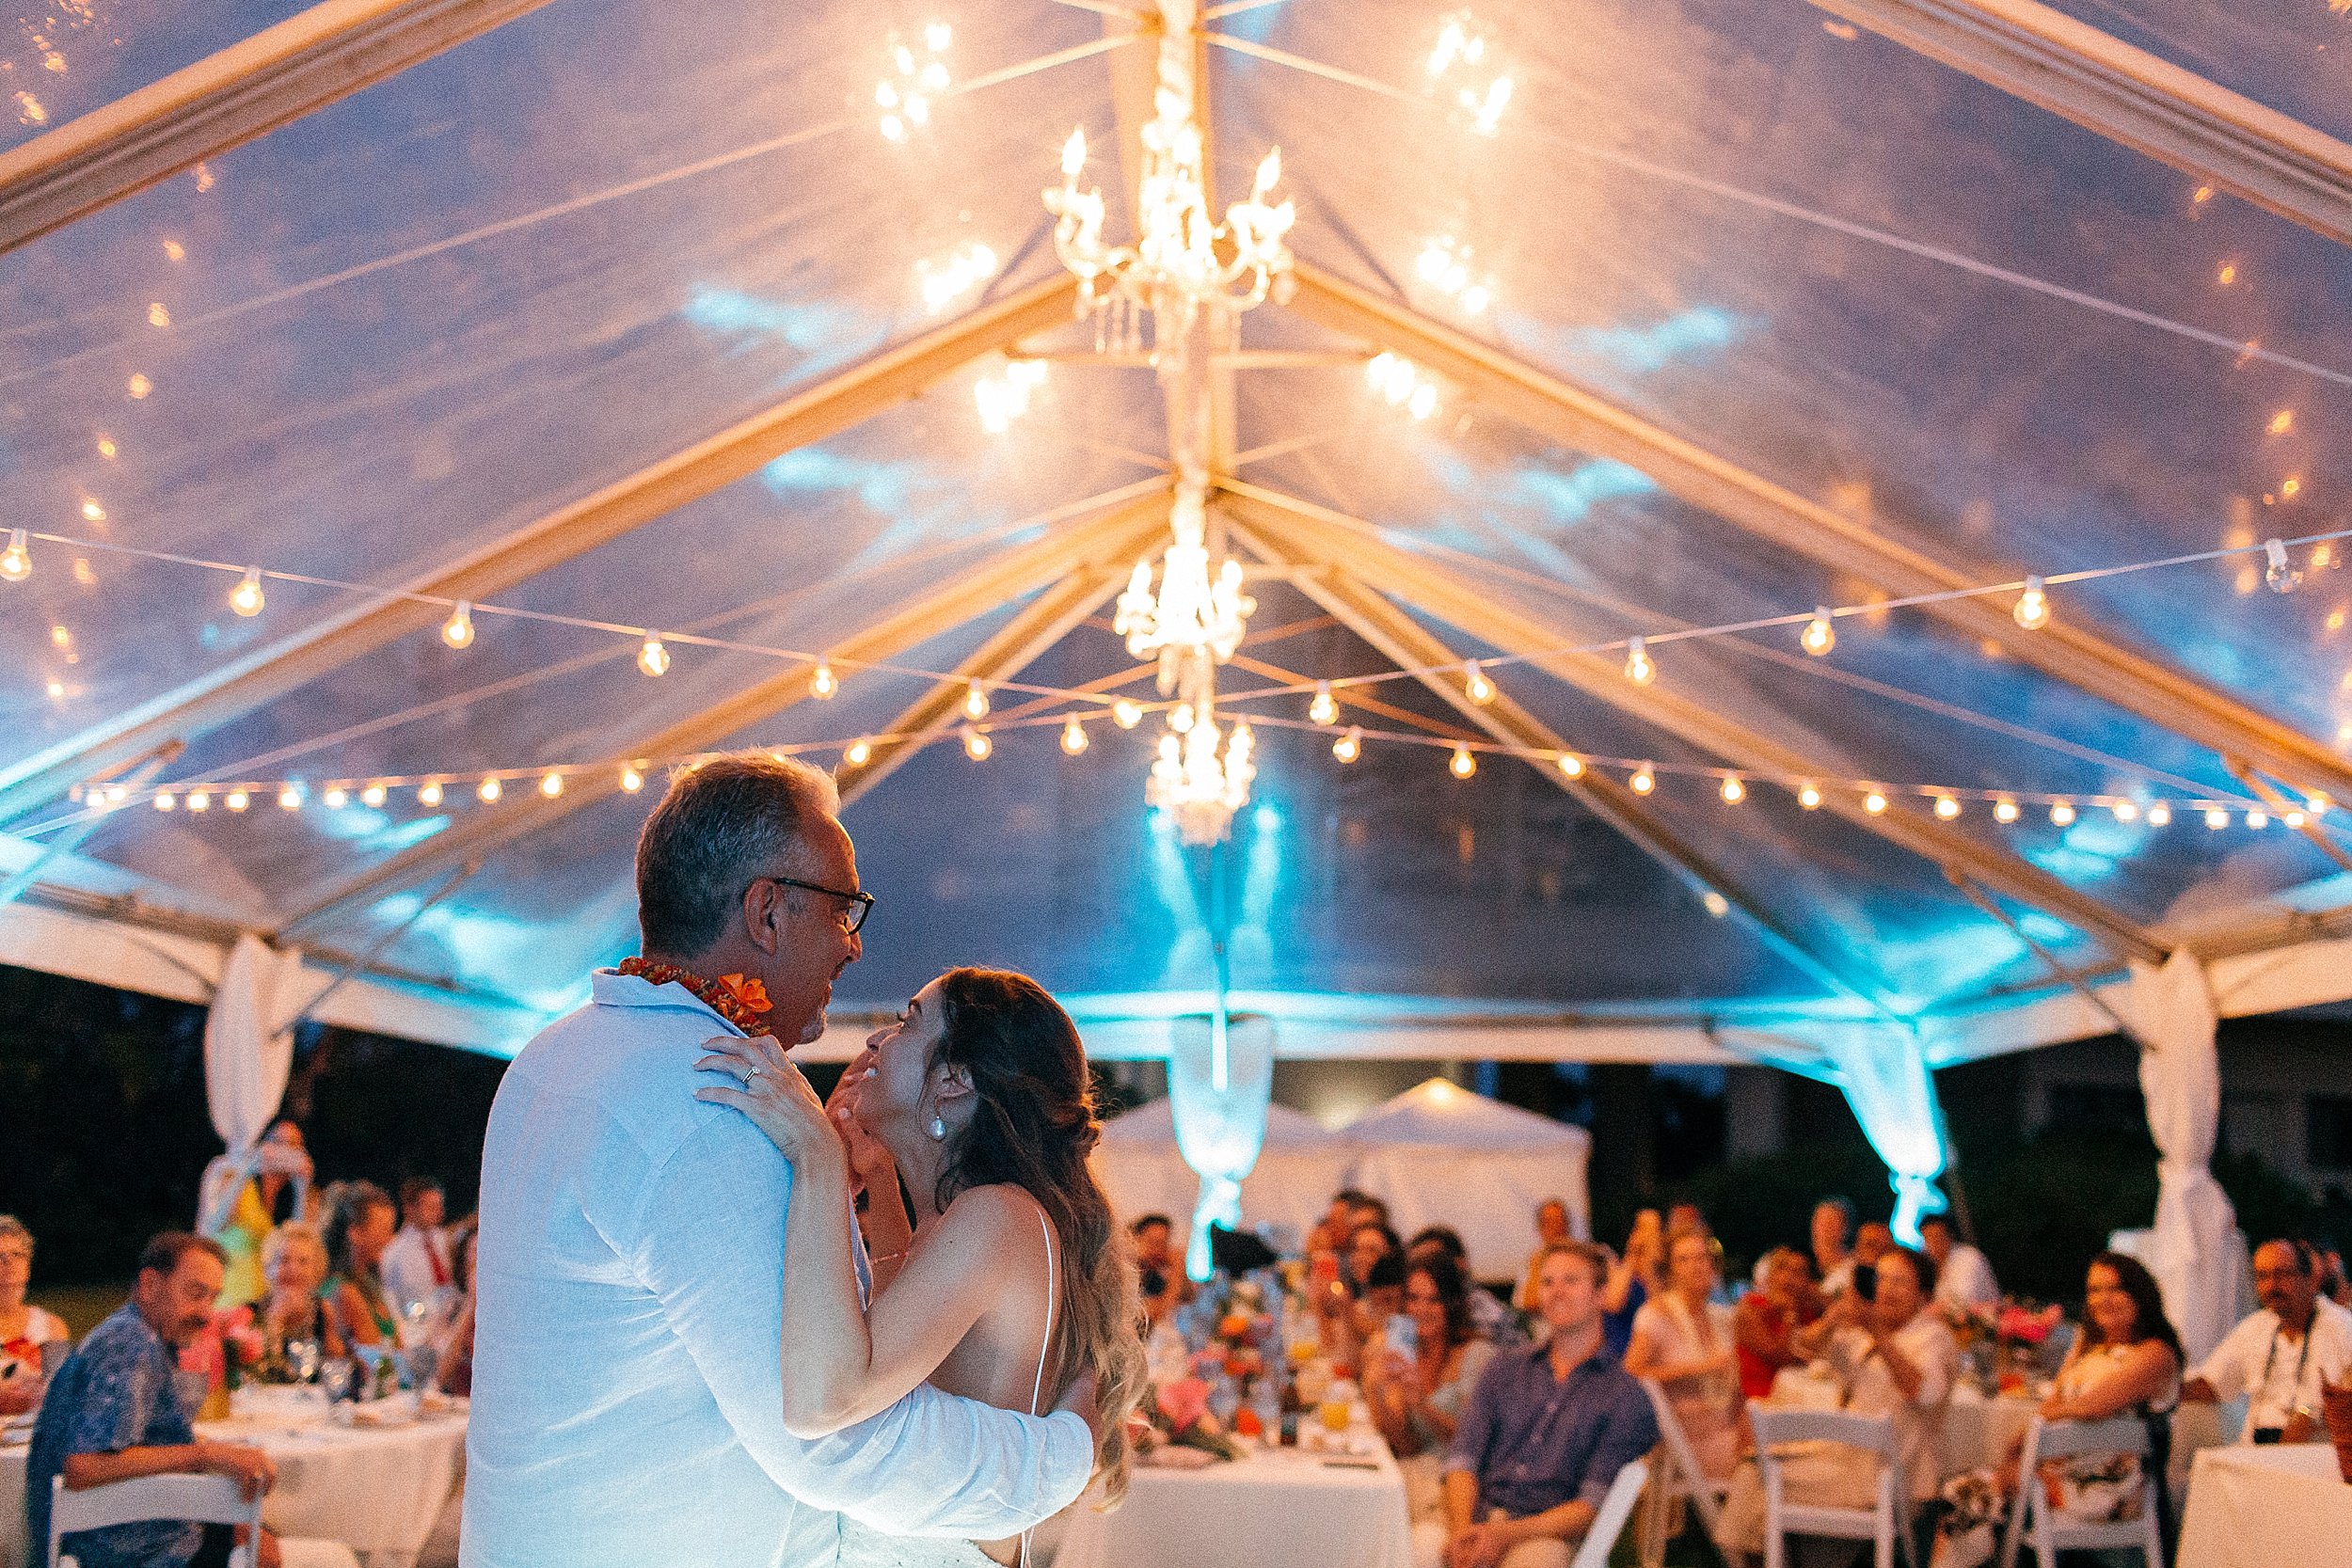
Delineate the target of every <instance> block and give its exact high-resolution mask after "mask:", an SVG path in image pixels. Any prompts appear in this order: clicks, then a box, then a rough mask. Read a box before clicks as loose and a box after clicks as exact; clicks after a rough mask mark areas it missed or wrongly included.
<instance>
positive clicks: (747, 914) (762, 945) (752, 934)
mask: <svg viewBox="0 0 2352 1568" xmlns="http://www.w3.org/2000/svg"><path fill="white" fill-rule="evenodd" d="M736 914H737V916H738V917H739V918H740V919H741V921H742V922H743V934H744V935H745V936H747V937H749V938H750V939H751V942H752V945H753V946H754V947H756V948H758V949H759V950H760V951H761V952H763V953H766V954H770V955H771V956H772V955H773V954H774V953H775V951H776V948H777V946H778V945H779V944H780V943H781V942H783V940H784V938H783V934H782V932H781V931H779V930H778V928H777V927H778V923H779V921H780V919H781V917H782V916H783V914H784V889H782V888H781V887H779V886H777V885H776V884H775V883H774V882H771V881H769V880H768V879H766V878H764V877H763V878H760V879H756V880H755V881H754V882H753V883H752V885H751V886H749V887H747V888H745V889H744V890H743V902H742V906H741V907H740V908H739V909H738V910H737V911H736Z"/></svg>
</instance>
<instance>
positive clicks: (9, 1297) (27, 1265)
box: [0, 1236, 33, 1307]
mask: <svg viewBox="0 0 2352 1568" xmlns="http://www.w3.org/2000/svg"><path fill="white" fill-rule="evenodd" d="M32 1282H33V1243H32V1242H31V1240H30V1239H29V1238H27V1237H24V1236H0V1305H6V1306H9V1307H14V1306H16V1305H17V1304H19V1303H20V1302H22V1301H23V1300H24V1291H25V1288H26V1287H27V1286H29V1285H31V1284H32Z"/></svg>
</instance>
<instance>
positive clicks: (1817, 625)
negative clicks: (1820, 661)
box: [1799, 606, 1837, 658]
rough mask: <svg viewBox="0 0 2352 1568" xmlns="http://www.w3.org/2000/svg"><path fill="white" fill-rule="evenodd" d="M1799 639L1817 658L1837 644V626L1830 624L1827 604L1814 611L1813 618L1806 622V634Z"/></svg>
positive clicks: (1806, 649) (1809, 652)
mask: <svg viewBox="0 0 2352 1568" xmlns="http://www.w3.org/2000/svg"><path fill="white" fill-rule="evenodd" d="M1799 641H1802V642H1803V643H1804V651H1805V652H1806V653H1808V654H1811V655H1812V656H1813V657H1816V658H1819V657H1821V656H1822V655H1823V654H1825V653H1827V652H1829V651H1830V650H1831V649H1832V648H1835V647H1836V646H1837V628H1836V626H1831V625H1830V624H1829V609H1828V607H1827V606H1823V607H1822V608H1820V609H1819V610H1815V611H1814V612H1813V619H1812V620H1810V621H1807V622H1806V623H1805V624H1804V637H1803V638H1801V639H1800V640H1799Z"/></svg>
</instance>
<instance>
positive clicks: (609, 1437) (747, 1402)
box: [461, 973, 1093, 1568]
mask: <svg viewBox="0 0 2352 1568" xmlns="http://www.w3.org/2000/svg"><path fill="white" fill-rule="evenodd" d="M734 1032H735V1031H734V1030H733V1029H732V1027H731V1026H730V1025H728V1024H727V1023H726V1022H724V1021H723V1020H722V1019H721V1018H720V1017H719V1015H718V1014H716V1013H714V1012H712V1011H711V1010H710V1009H709V1008H708V1007H706V1006H703V1004H702V1003H701V1002H699V1001H697V1000H696V999H695V998H694V997H692V996H691V995H690V994H689V993H688V992H687V991H685V990H683V989H681V988H679V987H677V986H661V987H656V986H652V985H649V984H647V983H646V982H645V981H644V980H643V979H640V978H637V977H634V976H627V975H620V974H611V973H599V974H597V975H596V978H595V990H594V1000H593V1001H592V1002H591V1003H590V1004H589V1006H585V1007H583V1008H581V1009H580V1011H578V1012H576V1013H573V1014H571V1015H570V1016H569V1017H567V1018H564V1019H562V1020H559V1021H558V1022H555V1023H553V1024H551V1025H549V1026H548V1028H547V1029H546V1030H545V1031H543V1032H542V1033H541V1034H540V1035H539V1037H537V1038H536V1039H534V1040H532V1042H531V1044H530V1045H528V1046H526V1047H525V1048H524V1049H523V1052H522V1053H521V1054H520V1055H518V1056H517V1057H516V1059H515V1063H514V1065H513V1066H512V1067H511V1068H509V1069H507V1073H506V1078H505V1081H504V1083H502V1084H501V1085H500V1087H499V1092H498V1099H497V1101H496V1103H495V1104H493V1105H492V1107H491V1109H490V1125H489V1132H488V1136H487V1139H486V1142H485V1146H484V1148H483V1156H482V1203H481V1211H482V1231H481V1243H480V1244H481V1252H480V1258H479V1261H478V1263H477V1268H478V1271H479V1280H480V1284H479V1291H480V1296H479V1301H478V1304H477V1307H476V1314H477V1316H476V1324H477V1328H476V1336H475V1348H474V1374H473V1408H472V1416H471V1422H470V1426H469V1431H468V1433H467V1438H466V1518H465V1531H464V1535H463V1538H462V1543H463V1544H462V1547H461V1556H462V1560H463V1561H464V1563H465V1564H466V1568H544V1565H547V1564H552V1563H562V1564H564V1568H594V1565H596V1564H607V1563H609V1564H612V1565H613V1568H623V1565H627V1568H651V1565H657V1564H663V1563H676V1564H679V1565H681V1568H688V1565H691V1568H730V1565H734V1564H746V1565H748V1564H763V1563H764V1564H778V1565H783V1564H789V1565H792V1568H801V1565H803V1564H829V1563H831V1562H832V1561H833V1560H834V1540H835V1537H836V1535H837V1533H838V1527H837V1522H836V1520H835V1518H834V1513H833V1512H830V1511H836V1510H837V1511H839V1512H841V1513H850V1514H852V1515H854V1516H855V1517H857V1518H859V1519H861V1520H863V1521H865V1522H866V1523H868V1524H871V1525H873V1526H875V1527H876V1528H882V1529H884V1530H890V1531H895V1532H898V1533H901V1534H917V1535H937V1536H961V1537H967V1538H971V1539H976V1540H991V1539H998V1538H1002V1537H1004V1536H1008V1535H1012V1534H1016V1533H1018V1532H1019V1531H1021V1530H1022V1529H1024V1528H1027V1527H1028V1526H1030V1525H1033V1524H1035V1523H1036V1522H1037V1521H1038V1520H1040V1519H1041V1518H1043V1517H1045V1516H1046V1515H1048V1514H1051V1513H1055V1512H1057V1511H1058V1510H1059V1509H1061V1508H1063V1507H1066V1506H1067V1505H1068V1504H1070V1503H1071V1502H1072V1501H1073V1500H1074V1499H1075V1498H1076V1497H1077V1496H1078V1494H1079V1493H1080V1492H1081V1491H1082V1490H1083V1489H1084V1488H1085V1486H1086V1483H1087V1480H1088V1476H1089V1472H1090V1470H1091V1468H1092V1465H1093V1445H1092V1442H1091V1439H1090V1437H1089V1433H1088V1432H1087V1429H1086V1423H1085V1422H1084V1421H1082V1420H1080V1419H1079V1418H1077V1417H1076V1416H1074V1415H1071V1414H1068V1413H1067V1412H1064V1413H1061V1414H1057V1415H1055V1416H1053V1417H1050V1418H1037V1417H1031V1416H1025V1415H1019V1414H1015V1413H1013V1412H1010V1411H1004V1410H997V1409H994V1408H993V1407H992V1406H989V1405H985V1404H981V1403H978V1402H975V1401H971V1400H963V1399H957V1398H954V1397H952V1396H950V1395H947V1394H944V1393H941V1392H940V1391H939V1390H937V1389H935V1388H932V1387H930V1386H928V1385H925V1386H920V1387H917V1388H916V1389H915V1390H914V1392H913V1393H912V1394H909V1395H908V1396H907V1397H906V1398H905V1399H903V1400H901V1401H899V1402H898V1403H897V1404H895V1405H893V1406H892V1407H891V1408H890V1409H888V1410H885V1411H883V1412H882V1414H880V1415H878V1416H875V1417H873V1418H870V1419H867V1420H865V1421H862V1422H860V1423H858V1424H857V1425H856V1426H853V1427H850V1428H849V1429H848V1430H846V1431H844V1432H839V1433H834V1435H833V1436H831V1437H827V1438H821V1439H818V1440H816V1441H813V1442H812V1441H804V1440H803V1439H800V1438H796V1437H794V1436H792V1435H791V1434H790V1433H787V1432H786V1431H785V1429H784V1419H783V1410H784V1394H783V1380H782V1373H781V1366H780V1360H779V1357H780V1356H781V1355H782V1354H787V1353H788V1352H787V1339H786V1331H785V1327H784V1323H783V1312H784V1307H783V1291H784V1283H783V1275H784V1214H785V1205H786V1203H787V1199H788V1197H789V1195H790V1190H791V1173H790V1167H789V1166H788V1165H787V1164H786V1163H785V1161H784V1158H783V1156H782V1155H780V1154H779V1153H778V1152H777V1151H776V1148H775V1147H774V1145H772V1144H771V1143H770V1142H769V1141H768V1139H767V1137H766V1136H765V1135H764V1134H762V1133H761V1132H759V1130H758V1129H757V1128H755V1127H754V1126H753V1125H752V1123H751V1122H750V1121H749V1120H747V1119H746V1118H745V1117H743V1116H742V1115H741V1114H740V1113H739V1112H737V1111H735V1110H733V1109H731V1108H728V1107H725V1106H720V1105H711V1104H707V1103H704V1102H703V1101H697V1100H696V1099H694V1097H693V1095H694V1090H695V1088H696V1087H698V1086H699V1085H700V1084H701V1083H703V1082H706V1080H703V1079H701V1078H700V1077H699V1076H698V1075H697V1074H696V1073H695V1072H694V1071H693V1063H694V1062H695V1060H696V1059H697V1058H698V1057H699V1056H700V1055H701V1054H702V1042H703V1041H704V1040H706V1039H707V1038H708V1037H711V1036H713V1035H718V1034H727V1033H734Z"/></svg>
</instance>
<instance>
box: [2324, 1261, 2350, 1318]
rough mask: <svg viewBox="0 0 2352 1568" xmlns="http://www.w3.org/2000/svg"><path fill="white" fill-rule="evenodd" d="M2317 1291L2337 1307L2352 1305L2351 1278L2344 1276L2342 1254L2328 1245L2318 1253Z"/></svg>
mask: <svg viewBox="0 0 2352 1568" xmlns="http://www.w3.org/2000/svg"><path fill="white" fill-rule="evenodd" d="M2319 1263H2320V1269H2321V1272H2322V1278H2321V1279H2320V1282H2319V1293H2320V1294H2321V1295H2323V1296H2326V1297H2327V1298H2328V1300H2329V1301H2332V1302H2334V1303H2335V1304H2336V1305H2337V1306H2338V1307H2352V1279H2347V1278H2346V1277H2344V1254H2343V1253H2341V1252H2339V1251H2337V1250H2336V1249H2335V1248H2334V1247H2328V1248H2327V1249H2326V1250H2325V1251H2323V1252H2322V1253H2321V1254H2320V1255H2319Z"/></svg>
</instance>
